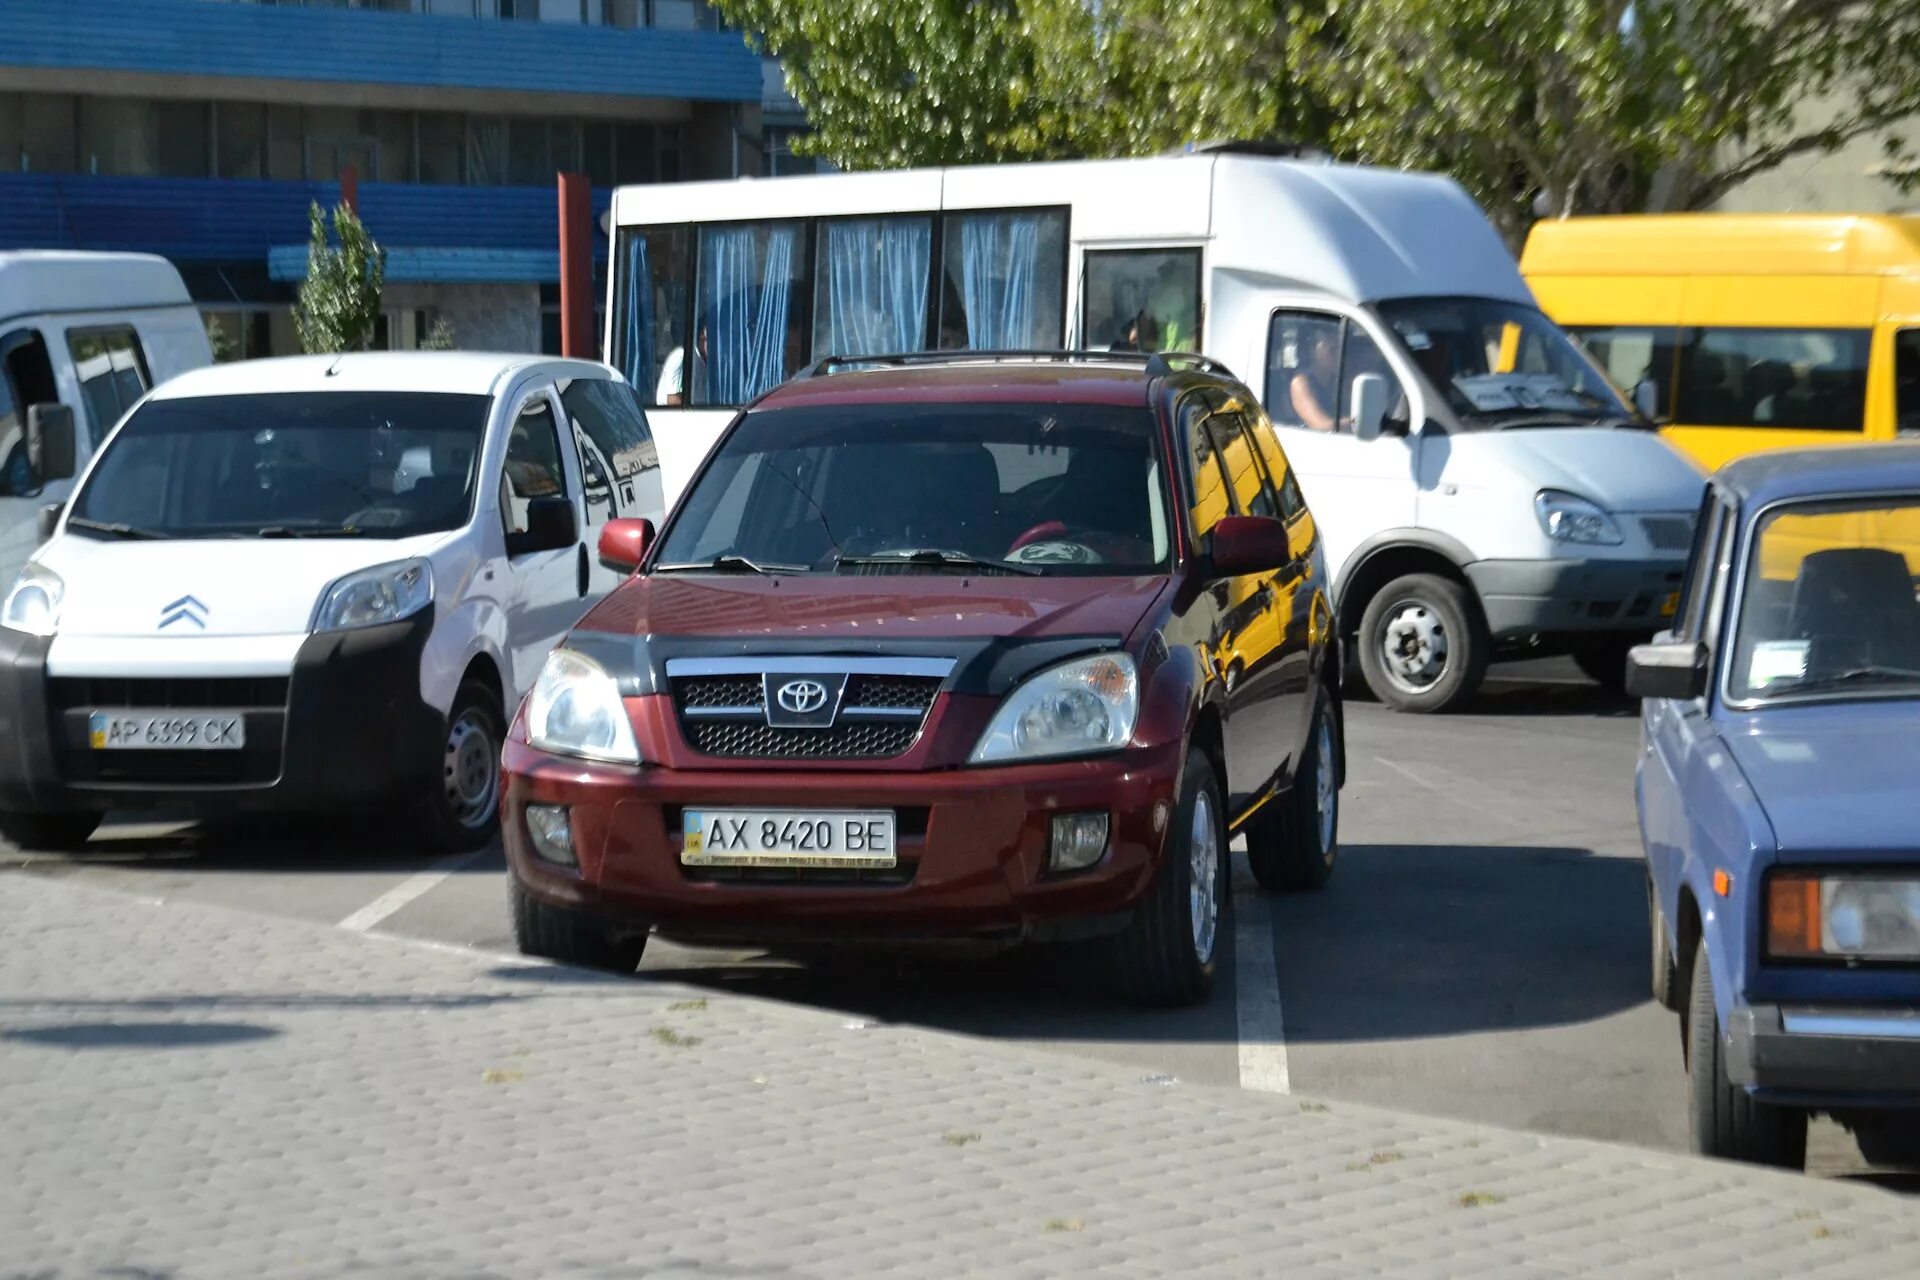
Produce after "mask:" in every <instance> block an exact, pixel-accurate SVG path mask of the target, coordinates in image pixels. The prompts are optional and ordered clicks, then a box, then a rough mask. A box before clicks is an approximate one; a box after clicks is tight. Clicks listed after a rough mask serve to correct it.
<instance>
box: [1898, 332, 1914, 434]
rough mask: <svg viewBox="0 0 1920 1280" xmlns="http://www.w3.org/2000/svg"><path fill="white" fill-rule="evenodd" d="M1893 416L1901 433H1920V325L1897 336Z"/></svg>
mask: <svg viewBox="0 0 1920 1280" xmlns="http://www.w3.org/2000/svg"><path fill="white" fill-rule="evenodd" d="M1893 417H1894V422H1895V423H1896V424H1897V426H1898V428H1899V431H1900V434H1901V435H1903V436H1904V435H1920V329H1902V330H1901V331H1900V332H1899V333H1897V334H1895V335H1894V338H1893Z"/></svg>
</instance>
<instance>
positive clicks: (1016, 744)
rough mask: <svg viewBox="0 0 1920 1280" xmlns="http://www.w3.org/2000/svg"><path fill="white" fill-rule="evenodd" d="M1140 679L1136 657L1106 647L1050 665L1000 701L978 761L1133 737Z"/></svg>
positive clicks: (1029, 756) (1121, 742)
mask: <svg viewBox="0 0 1920 1280" xmlns="http://www.w3.org/2000/svg"><path fill="white" fill-rule="evenodd" d="M1139 714H1140V681H1139V677H1138V676H1137V675H1136V674H1135V671H1134V666H1133V659H1132V658H1130V657H1128V656H1127V655H1126V654H1124V653H1102V654H1098V655H1096V656H1094V657H1091V658H1075V659H1074V660H1073V661H1071V662H1063V663H1061V664H1060V665H1059V666H1057V667H1048V668H1047V669H1046V670H1045V671H1042V672H1040V673H1039V674H1038V675H1035V676H1032V677H1029V678H1028V679H1027V681H1026V682H1025V683H1024V684H1022V685H1021V686H1020V687H1019V688H1017V689H1015V690H1014V691H1013V692H1012V693H1010V694H1008V695H1007V700H1006V701H1005V702H1003V703H1001V704H1000V710H999V713H998V714H996V715H995V716H994V717H993V723H991V724H989V725H988V726H987V731H986V732H985V733H983V734H981V735H980V745H979V746H977V747H975V748H974V749H973V756H972V763H974V764H991V763H996V762H1000V761H1006V760H1044V759H1048V758H1050V757H1054V756H1082V755H1088V754H1091V753H1093V752H1096V751H1112V750H1114V749H1115V748H1118V747H1124V746H1126V745H1127V742H1128V740H1129V739H1131V738H1132V737H1133V725H1134V721H1135V720H1136V719H1137V718H1138V717H1139Z"/></svg>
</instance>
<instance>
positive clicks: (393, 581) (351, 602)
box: [313, 560, 433, 635]
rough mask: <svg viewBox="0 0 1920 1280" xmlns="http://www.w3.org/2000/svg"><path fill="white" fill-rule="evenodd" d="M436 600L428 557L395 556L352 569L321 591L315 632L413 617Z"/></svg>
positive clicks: (369, 625) (340, 629)
mask: <svg viewBox="0 0 1920 1280" xmlns="http://www.w3.org/2000/svg"><path fill="white" fill-rule="evenodd" d="M432 603H433V569H432V567H431V566H429V565H428V564H427V562H426V561H425V560H396V561H395V562H394V563H392V564H377V565H375V566H373V568H371V569H362V570H360V571H359V572H358V573H350V574H348V575H347V576H346V577H344V578H342V579H340V580H339V581H338V582H336V583H334V584H333V585H332V586H330V587H328V588H327V589H326V590H325V591H323V592H321V593H320V606H319V608H317V609H315V610H314V611H313V630H314V633H315V634H316V635H318V634H320V633H321V632H325V631H352V630H354V629H355V628H358V627H377V626H379V625H381V624H382V623H386V622H398V621H400V620H401V619H402V618H411V617H412V616H413V615H414V614H416V613H418V612H420V610H422V609H424V608H426V607H427V606H428V605H430V604H432Z"/></svg>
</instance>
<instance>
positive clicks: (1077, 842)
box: [1047, 813, 1107, 871]
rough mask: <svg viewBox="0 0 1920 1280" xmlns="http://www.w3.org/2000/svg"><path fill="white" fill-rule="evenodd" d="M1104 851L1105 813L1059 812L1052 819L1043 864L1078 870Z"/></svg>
mask: <svg viewBox="0 0 1920 1280" xmlns="http://www.w3.org/2000/svg"><path fill="white" fill-rule="evenodd" d="M1106 851H1107V815H1106V814H1104V813H1063V814H1060V815H1059V816H1057V817H1056V818H1054V820H1053V841H1052V843H1051V844H1050V845H1049V847H1048V849H1047V865H1048V866H1049V867H1051V868H1052V869H1053V870H1055V871H1080V870H1082V869H1084V868H1086V867H1090V866H1092V865H1093V864H1094V863H1096V862H1098V861H1100V855H1101V854H1103V853H1105V852H1106Z"/></svg>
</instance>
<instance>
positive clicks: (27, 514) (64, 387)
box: [0, 250, 213, 582]
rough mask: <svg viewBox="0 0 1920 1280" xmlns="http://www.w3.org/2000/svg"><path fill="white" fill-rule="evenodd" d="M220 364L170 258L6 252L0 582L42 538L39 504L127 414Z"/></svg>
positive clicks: (0, 381)
mask: <svg viewBox="0 0 1920 1280" xmlns="http://www.w3.org/2000/svg"><path fill="white" fill-rule="evenodd" d="M212 363H213V352H212V350H211V349H210V348H209V347H208V345H207V331H206V328H205V325H204V323H203V322H202V321H201V319H200V312H199V311H198V310H197V309H196V308H195V307H194V305H193V300H192V298H191V297H190V296H189V295H188V293H187V286H186V285H185V284H183V283H181V280H180V273H179V272H178V271H175V270H174V268H173V264H172V263H170V262H168V261H167V260H166V259H165V258H156V257H153V256H151V255H149V254H143V253H64V252H43V251H39V250H32V251H17V252H7V253H0V582H11V581H12V580H13V577H14V575H15V574H17V573H18V572H19V571H20V566H21V564H22V563H24V562H25V560H26V558H27V556H28V555H29V554H30V553H31V552H32V551H33V548H34V546H35V545H36V544H37V543H38V542H39V541H40V535H39V511H40V509H41V508H42V507H44V506H46V505H48V504H50V503H58V502H60V501H61V500H63V499H64V498H65V497H66V496H67V491H68V490H69V489H70V488H72V479H73V474H74V469H75V467H76V466H85V465H86V461H87V458H88V457H89V456H91V455H92V453H93V451H94V449H95V448H97V447H98V446H99V444H100V442H101V441H102V440H104V439H106V436H107V433H108V432H109V431H111V430H113V424H114V423H116V422H118V421H119V420H120V415H121V414H123V413H125V412H126V411H127V410H128V409H130V408H131V407H132V406H133V402H134V401H136V400H138V399H139V398H140V397H141V396H143V395H145V394H146V392H147V390H148V389H149V388H151V387H153V386H155V385H157V384H159V383H162V382H165V381H166V380H167V379H168V378H171V377H173V376H174V375H175V374H178V373H184V372H186V371H187V370H189V369H198V368H200V367H202V366H203V365H209V364H212Z"/></svg>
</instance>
